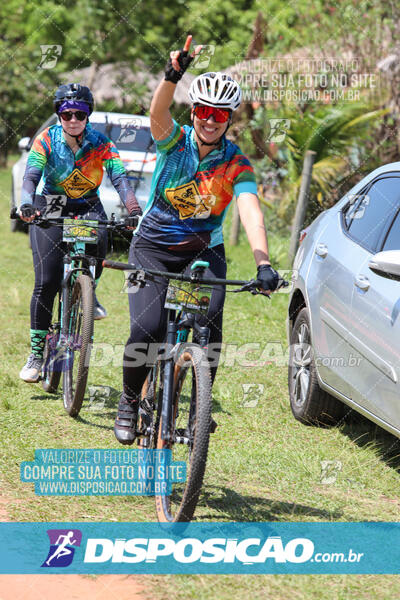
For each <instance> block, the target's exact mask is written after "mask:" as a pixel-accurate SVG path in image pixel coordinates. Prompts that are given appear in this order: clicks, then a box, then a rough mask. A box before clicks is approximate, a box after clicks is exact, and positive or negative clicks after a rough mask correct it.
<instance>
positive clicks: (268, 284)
mask: <svg viewBox="0 0 400 600" xmlns="http://www.w3.org/2000/svg"><path fill="white" fill-rule="evenodd" d="M279 280H280V277H279V273H278V272H277V271H275V269H273V268H272V267H271V265H259V266H258V267H257V283H258V284H259V286H260V288H261V289H262V290H270V291H271V292H274V291H275V290H276V288H277V287H278V284H279Z"/></svg>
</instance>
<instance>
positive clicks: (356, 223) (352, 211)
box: [344, 177, 400, 252]
mask: <svg viewBox="0 0 400 600" xmlns="http://www.w3.org/2000/svg"><path fill="white" fill-rule="evenodd" d="M350 201H351V202H350V205H349V206H348V208H347V210H346V212H345V215H344V219H345V225H346V229H347V231H348V233H349V235H350V237H351V238H353V239H354V240H355V241H356V242H358V243H359V244H360V245H361V246H363V247H364V248H366V249H367V250H370V251H371V252H373V251H374V250H375V249H376V248H377V246H378V243H379V241H380V240H381V238H382V236H383V235H384V233H385V232H386V230H387V227H388V224H389V223H390V221H391V220H392V219H393V217H394V215H395V213H396V211H397V209H398V208H399V206H400V177H385V178H382V179H378V180H377V181H376V182H375V183H373V184H372V186H371V187H370V188H369V189H367V190H366V192H364V193H361V194H358V195H357V196H355V197H354V198H352V199H350Z"/></svg>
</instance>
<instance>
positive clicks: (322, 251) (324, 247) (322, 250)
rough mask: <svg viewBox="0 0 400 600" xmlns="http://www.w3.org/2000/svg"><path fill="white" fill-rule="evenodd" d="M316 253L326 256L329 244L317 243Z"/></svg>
mask: <svg viewBox="0 0 400 600" xmlns="http://www.w3.org/2000/svg"><path fill="white" fill-rule="evenodd" d="M315 254H317V255H318V256H320V257H321V258H325V257H326V256H327V255H328V246H327V245H326V244H317V246H316V248H315Z"/></svg>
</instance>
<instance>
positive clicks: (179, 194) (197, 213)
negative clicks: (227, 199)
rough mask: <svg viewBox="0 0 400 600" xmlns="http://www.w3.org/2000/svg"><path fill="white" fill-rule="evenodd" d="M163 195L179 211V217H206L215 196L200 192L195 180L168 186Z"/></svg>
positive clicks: (209, 212)
mask: <svg viewBox="0 0 400 600" xmlns="http://www.w3.org/2000/svg"><path fill="white" fill-rule="evenodd" d="M165 195H166V197H167V199H168V200H169V202H170V203H171V204H172V206H173V207H174V208H176V210H177V211H178V212H179V218H180V219H189V218H192V219H207V218H208V217H209V216H210V214H211V210H212V207H213V206H214V205H215V196H213V195H212V194H209V195H204V194H200V191H199V188H198V187H197V184H196V182H195V181H190V182H189V183H185V184H184V185H180V186H179V187H177V188H168V189H166V190H165Z"/></svg>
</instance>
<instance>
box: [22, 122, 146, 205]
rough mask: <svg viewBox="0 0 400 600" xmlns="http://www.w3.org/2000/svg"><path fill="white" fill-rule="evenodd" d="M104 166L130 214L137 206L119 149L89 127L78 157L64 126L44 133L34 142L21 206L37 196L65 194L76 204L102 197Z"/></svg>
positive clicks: (25, 177)
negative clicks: (66, 137)
mask: <svg viewBox="0 0 400 600" xmlns="http://www.w3.org/2000/svg"><path fill="white" fill-rule="evenodd" d="M103 166H104V167H105V168H106V170H107V174H108V176H109V178H110V179H111V182H112V184H113V185H114V187H115V189H116V190H117V192H118V193H119V195H120V198H121V200H122V201H123V203H124V204H125V206H126V207H127V208H128V211H129V212H131V210H132V209H133V208H134V206H133V205H135V206H137V204H136V199H135V194H134V193H133V190H132V189H131V187H130V185H129V180H128V178H127V176H126V172H125V168H124V165H123V164H122V161H121V159H120V156H119V153H118V150H117V148H116V147H115V145H114V144H113V142H112V141H111V140H109V139H108V138H107V137H106V136H105V135H103V134H102V133H100V132H98V131H96V130H95V129H93V128H92V126H91V125H90V124H87V125H86V127H85V131H84V136H83V140H82V147H81V148H79V150H78V152H77V153H76V154H75V155H74V153H73V151H72V150H71V148H70V147H69V146H68V144H67V143H66V141H65V138H64V135H63V130H62V127H61V125H59V124H57V125H52V126H51V127H48V128H47V129H44V130H43V131H42V132H41V133H40V134H39V135H38V136H37V137H36V138H35V141H34V142H33V145H32V148H31V150H30V152H29V154H28V161H27V165H26V170H25V174H24V180H23V185H22V194H21V205H22V204H32V202H33V198H34V196H35V193H37V194H43V195H47V194H49V195H52V194H62V195H64V196H67V197H68V199H69V200H72V201H73V202H74V203H79V202H83V201H84V200H85V198H89V197H93V196H99V194H98V188H99V185H100V184H101V181H102V179H103Z"/></svg>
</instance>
